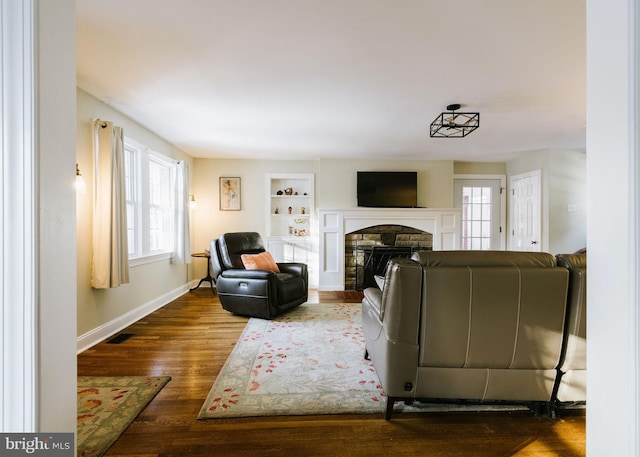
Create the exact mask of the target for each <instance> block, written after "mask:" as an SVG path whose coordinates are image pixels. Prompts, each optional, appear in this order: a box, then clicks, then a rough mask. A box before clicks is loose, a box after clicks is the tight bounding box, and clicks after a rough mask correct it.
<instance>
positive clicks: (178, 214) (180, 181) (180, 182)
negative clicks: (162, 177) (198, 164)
mask: <svg viewBox="0 0 640 457" xmlns="http://www.w3.org/2000/svg"><path fill="white" fill-rule="evenodd" d="M176 168H177V173H176V180H175V183H176V188H175V192H174V195H175V198H176V211H175V228H176V230H175V234H176V240H175V245H176V249H175V252H174V253H173V263H175V264H187V263H191V238H190V236H189V233H190V230H189V166H188V165H187V164H186V163H185V161H184V160H181V161H179V162H178V164H177V167H176Z"/></svg>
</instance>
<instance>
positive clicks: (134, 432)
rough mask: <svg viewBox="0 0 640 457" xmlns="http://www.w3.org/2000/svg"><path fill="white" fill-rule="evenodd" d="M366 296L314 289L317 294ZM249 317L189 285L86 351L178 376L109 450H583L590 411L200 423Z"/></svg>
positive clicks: (120, 372) (88, 363)
mask: <svg viewBox="0 0 640 457" xmlns="http://www.w3.org/2000/svg"><path fill="white" fill-rule="evenodd" d="M342 301H359V296H358V294H357V293H355V294H354V293H339V292H336V293H334V292H315V291H312V293H311V295H310V297H309V302H320V303H328V302H342ZM247 320H248V319H247V318H243V317H238V316H234V315H231V314H229V313H227V312H226V311H224V310H222V308H221V307H220V303H219V301H218V298H217V296H215V297H214V296H213V294H212V293H211V289H206V288H200V289H198V290H196V291H194V292H188V293H186V294H185V295H183V296H182V297H180V298H178V299H177V300H175V301H173V302H172V303H170V304H168V305H167V306H165V307H163V308H162V309H160V310H158V311H156V312H155V313H153V314H151V315H149V316H147V317H145V318H144V319H142V320H140V321H139V322H137V323H135V324H133V325H131V326H130V327H128V328H127V329H125V330H123V331H122V332H121V333H130V334H133V336H131V337H130V338H128V339H126V340H124V341H123V342H121V343H120V344H110V343H107V342H103V343H100V344H98V345H96V346H94V347H93V348H91V349H89V350H87V351H85V352H83V353H82V354H80V355H79V356H78V374H79V375H93V376H124V375H132V376H133V375H170V376H171V377H172V380H171V382H169V384H168V385H167V386H166V387H165V388H164V389H163V390H162V391H161V392H160V393H159V394H158V396H157V397H156V398H155V399H154V400H153V401H152V402H151V404H149V406H147V408H146V409H145V410H144V411H143V412H142V413H141V414H140V415H139V416H138V418H137V419H136V420H135V422H133V424H131V426H130V427H129V428H128V429H127V431H126V432H125V433H124V434H123V435H122V436H121V437H120V438H119V439H118V441H117V442H116V443H115V444H114V445H113V446H112V447H111V449H110V450H109V451H108V453H107V454H106V455H109V456H118V455H119V456H182V455H193V456H252V457H254V456H279V457H282V456H292V457H296V456H305V457H307V456H363V457H364V456H367V457H372V456H394V457H400V456H407V457H415V456H447V457H450V456H465V457H467V456H492V457H494V456H495V457H497V456H566V457H573V456H584V455H586V451H585V443H586V433H585V414H584V412H583V411H578V412H575V413H572V414H563V415H562V418H561V419H559V420H556V421H553V420H551V419H549V418H547V417H535V416H533V415H532V414H530V413H524V412H521V413H506V412H501V413H484V412H483V413H431V414H409V413H407V414H396V415H394V416H393V418H392V420H391V421H385V420H384V419H383V417H382V414H380V415H334V416H303V417H269V418H242V419H223V420H209V421H198V420H196V417H197V415H198V412H199V410H200V407H201V406H202V403H203V402H204V399H205V397H206V395H207V393H208V392H209V389H210V388H211V385H212V384H213V381H214V380H215V378H216V375H217V374H218V373H219V371H220V370H221V368H222V365H223V364H224V362H225V360H226V359H227V356H228V355H229V353H230V352H231V350H232V348H233V346H234V345H235V343H236V340H237V338H238V336H239V335H240V333H241V332H242V329H243V328H244V325H245V323H246V322H247Z"/></svg>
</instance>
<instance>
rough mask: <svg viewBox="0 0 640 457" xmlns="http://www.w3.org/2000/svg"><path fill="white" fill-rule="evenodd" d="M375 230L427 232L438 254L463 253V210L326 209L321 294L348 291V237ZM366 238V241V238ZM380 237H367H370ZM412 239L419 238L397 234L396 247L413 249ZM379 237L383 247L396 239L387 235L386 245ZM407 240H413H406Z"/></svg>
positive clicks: (321, 219) (321, 228) (321, 225)
mask: <svg viewBox="0 0 640 457" xmlns="http://www.w3.org/2000/svg"><path fill="white" fill-rule="evenodd" d="M375 226H399V227H409V228H411V229H415V230H418V231H420V232H426V233H428V234H430V235H431V244H432V249H433V250H436V251H437V250H445V249H446V250H457V249H460V240H461V229H460V209H457V208H446V209H439V208H347V209H324V208H322V209H319V210H318V232H319V239H318V242H319V252H318V257H319V258H318V260H319V262H318V290H345V267H346V262H345V254H346V250H345V243H346V236H345V235H347V234H353V233H355V232H358V231H360V230H362V229H366V228H368V227H375ZM362 235H363V238H364V239H366V238H365V237H364V235H365V234H362ZM376 235H377V234H375V233H374V234H367V237H369V236H374V237H375V236H376ZM412 235H414V236H415V235H418V234H417V233H413V234H412V233H396V235H395V242H394V246H395V245H396V244H397V243H398V242H399V241H401V242H404V241H409V242H408V244H409V246H410V245H411V244H412V242H411V239H410V237H411V236H412ZM379 236H380V245H381V246H382V245H383V244H389V243H388V242H389V240H390V239H391V236H392V235H384V236H385V240H384V241H383V240H382V234H380V235H379ZM406 236H408V237H409V240H404V239H403V238H405V237H406ZM387 238H388V239H387ZM368 241H372V240H368ZM373 241H375V240H373ZM414 241H416V240H414ZM423 241H424V240H423ZM374 244H375V243H374Z"/></svg>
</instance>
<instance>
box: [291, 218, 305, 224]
mask: <svg viewBox="0 0 640 457" xmlns="http://www.w3.org/2000/svg"><path fill="white" fill-rule="evenodd" d="M293 222H295V223H296V224H304V223H305V222H307V220H306V219H294V220H293Z"/></svg>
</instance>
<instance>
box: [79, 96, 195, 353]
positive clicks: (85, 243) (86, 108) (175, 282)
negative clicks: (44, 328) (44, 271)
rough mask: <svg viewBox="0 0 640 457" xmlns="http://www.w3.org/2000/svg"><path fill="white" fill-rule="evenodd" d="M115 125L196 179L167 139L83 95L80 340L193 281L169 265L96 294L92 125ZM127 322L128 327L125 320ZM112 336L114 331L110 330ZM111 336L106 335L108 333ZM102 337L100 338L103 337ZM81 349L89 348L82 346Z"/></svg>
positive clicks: (135, 273)
mask: <svg viewBox="0 0 640 457" xmlns="http://www.w3.org/2000/svg"><path fill="white" fill-rule="evenodd" d="M95 118H100V119H103V120H108V121H113V122H114V124H115V125H118V126H120V127H123V128H124V133H125V136H127V137H130V138H132V139H134V140H136V141H137V142H138V143H140V144H143V145H144V146H147V147H149V148H151V149H153V150H155V151H157V152H159V153H161V154H164V155H166V156H169V157H172V158H174V159H176V160H186V161H187V162H188V163H189V167H190V169H191V174H192V175H193V160H192V159H191V157H189V156H188V155H186V154H184V153H183V152H182V151H180V150H179V149H177V148H176V147H174V146H172V145H170V144H169V143H167V142H166V141H164V140H163V139H162V138H160V137H159V136H157V135H156V134H154V133H153V132H150V131H149V130H147V129H145V128H144V127H142V126H140V125H139V124H137V123H136V122H134V121H132V120H131V119H129V118H127V117H125V116H123V115H122V114H120V113H119V112H118V111H115V110H114V109H112V108H110V107H109V106H107V105H105V104H104V103H102V102H100V101H99V100H97V99H96V98H94V97H92V96H91V95H89V94H87V93H86V92H84V91H82V90H80V89H78V90H77V132H76V160H77V162H78V165H79V167H80V171H81V173H82V175H83V176H84V178H85V181H86V184H87V193H86V194H84V195H78V198H77V207H76V218H77V233H78V235H77V265H78V275H77V297H78V317H77V334H78V337H81V338H82V337H83V335H84V336H86V340H87V341H91V339H92V338H91V337H90V336H88V334H89V333H90V332H96V330H99V329H100V328H102V327H105V326H117V325H119V320H121V319H123V316H125V315H127V313H135V312H136V310H140V309H142V308H144V307H153V306H157V305H158V304H160V305H161V304H163V303H161V302H162V300H166V301H168V300H170V299H171V297H173V296H175V295H176V294H179V293H182V292H183V291H184V290H186V284H187V282H188V280H190V279H192V276H191V275H192V272H191V267H187V266H185V265H173V264H171V263H170V261H169V260H162V261H157V262H153V263H149V264H145V265H139V266H135V267H131V269H130V282H129V284H125V285H122V286H120V287H118V288H115V289H107V290H96V289H92V288H91V243H92V233H93V225H92V219H93V217H92V212H93V204H92V197H91V195H92V193H91V189H92V186H93V173H92V170H93V152H92V151H93V148H92V119H95ZM123 322H125V321H124V320H123ZM110 329H111V330H112V329H113V328H112V327H110ZM108 331H109V330H108V329H106V330H105V332H108ZM100 335H101V334H100V333H99V332H98V333H97V335H96V336H97V337H99V336H100ZM80 344H81V346H83V345H84V342H83V343H80Z"/></svg>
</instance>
